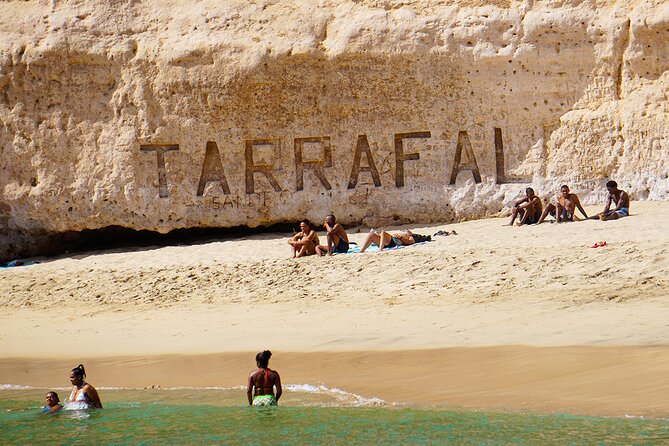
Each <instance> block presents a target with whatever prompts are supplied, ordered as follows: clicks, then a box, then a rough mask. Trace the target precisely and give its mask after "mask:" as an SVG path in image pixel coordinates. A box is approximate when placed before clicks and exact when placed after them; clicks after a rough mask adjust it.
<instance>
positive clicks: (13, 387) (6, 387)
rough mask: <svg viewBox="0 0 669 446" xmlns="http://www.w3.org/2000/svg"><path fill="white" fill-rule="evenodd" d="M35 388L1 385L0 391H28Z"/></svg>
mask: <svg viewBox="0 0 669 446" xmlns="http://www.w3.org/2000/svg"><path fill="white" fill-rule="evenodd" d="M33 388H34V387H30V386H22V385H20V384H0V390H27V389H33Z"/></svg>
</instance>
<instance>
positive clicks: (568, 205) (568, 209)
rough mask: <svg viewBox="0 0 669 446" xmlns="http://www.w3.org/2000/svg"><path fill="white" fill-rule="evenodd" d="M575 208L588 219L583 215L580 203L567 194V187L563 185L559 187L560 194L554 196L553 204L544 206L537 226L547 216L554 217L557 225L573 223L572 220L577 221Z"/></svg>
mask: <svg viewBox="0 0 669 446" xmlns="http://www.w3.org/2000/svg"><path fill="white" fill-rule="evenodd" d="M576 208H578V210H579V211H580V212H581V214H583V216H584V217H585V218H586V219H587V218H588V214H586V213H585V209H583V206H581V201H580V200H579V199H578V196H577V195H576V194H572V193H571V192H569V186H567V185H566V184H565V185H564V186H562V187H560V193H559V194H557V195H556V196H555V203H548V204H547V205H546V208H545V209H544V212H543V213H542V214H541V218H540V219H539V221H538V222H537V224H541V223H543V221H544V219H545V218H546V216H547V215H548V214H551V215H552V216H553V217H555V221H556V222H557V223H561V222H564V221H574V218H577V219H578V217H576V215H575V213H576Z"/></svg>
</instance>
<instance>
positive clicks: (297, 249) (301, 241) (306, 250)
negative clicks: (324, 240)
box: [288, 220, 320, 258]
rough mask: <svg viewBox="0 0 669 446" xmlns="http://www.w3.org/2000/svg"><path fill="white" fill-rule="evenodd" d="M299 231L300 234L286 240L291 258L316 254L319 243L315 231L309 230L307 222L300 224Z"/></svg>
mask: <svg viewBox="0 0 669 446" xmlns="http://www.w3.org/2000/svg"><path fill="white" fill-rule="evenodd" d="M300 229H301V231H300V232H298V233H297V234H295V235H294V236H292V237H291V238H289V239H288V244H289V245H290V248H291V250H292V252H293V258H296V257H303V256H310V255H314V254H316V246H318V245H319V243H320V242H319V240H318V235H317V234H316V231H314V230H313V229H311V225H310V224H309V222H308V221H306V220H305V221H303V222H300Z"/></svg>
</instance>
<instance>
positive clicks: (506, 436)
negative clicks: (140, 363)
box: [0, 385, 669, 445]
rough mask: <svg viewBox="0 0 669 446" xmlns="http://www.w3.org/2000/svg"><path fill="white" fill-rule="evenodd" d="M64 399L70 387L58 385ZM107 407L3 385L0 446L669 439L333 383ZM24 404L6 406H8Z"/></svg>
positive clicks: (625, 421)
mask: <svg viewBox="0 0 669 446" xmlns="http://www.w3.org/2000/svg"><path fill="white" fill-rule="evenodd" d="M55 390H57V391H58V393H59V395H60V396H61V398H63V397H64V396H66V395H67V394H68V389H55ZM99 391H100V394H101V396H102V398H103V404H104V406H105V408H104V409H103V410H84V411H81V410H71V411H70V410H65V411H62V412H60V413H58V414H54V415H41V414H39V404H41V401H42V399H43V397H44V394H45V393H46V390H45V389H34V388H17V387H16V386H14V387H11V386H9V387H8V386H5V388H4V389H3V390H0V435H1V437H0V443H1V444H3V445H18V444H21V445H23V444H38V443H51V444H145V445H186V444H228V445H262V444H277V445H304V444H314V445H321V444H328V445H330V444H332V445H336V444H346V445H376V444H407V445H423V444H425V445H433V444H434V445H436V444H454V445H509V444H517V445H569V444H573V445H598V444H601V445H613V444H616V445H617V444H620V445H632V444H659V445H661V444H669V420H661V419H642V418H601V417H581V416H572V415H541V414H528V413H504V412H477V411H463V410H449V409H445V408H415V407H406V406H393V405H388V404H385V403H384V402H383V401H381V400H378V399H365V398H362V397H359V396H357V395H353V394H350V393H347V392H344V391H341V390H337V389H328V388H325V387H322V386H321V387H319V386H309V385H302V386H300V385H296V386H287V388H286V390H285V393H284V396H285V399H284V398H282V399H281V403H282V405H281V406H280V407H275V408H252V407H248V406H247V405H245V404H244V403H245V392H244V389H242V388H227V389H223V388H207V389H189V388H179V389H104V388H99ZM10 408H22V409H25V410H18V411H10V412H6V409H10Z"/></svg>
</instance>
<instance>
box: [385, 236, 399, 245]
mask: <svg viewBox="0 0 669 446" xmlns="http://www.w3.org/2000/svg"><path fill="white" fill-rule="evenodd" d="M399 245H401V243H400V241H399V240H397V239H396V238H395V237H390V241H389V242H388V244H387V245H386V246H384V248H394V247H395V246H399Z"/></svg>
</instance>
